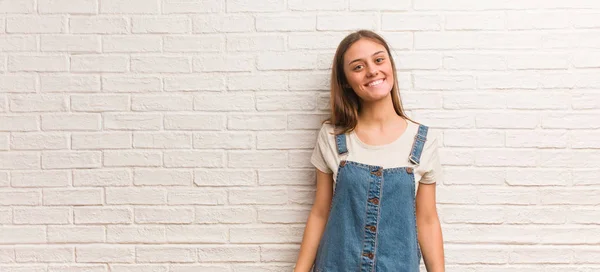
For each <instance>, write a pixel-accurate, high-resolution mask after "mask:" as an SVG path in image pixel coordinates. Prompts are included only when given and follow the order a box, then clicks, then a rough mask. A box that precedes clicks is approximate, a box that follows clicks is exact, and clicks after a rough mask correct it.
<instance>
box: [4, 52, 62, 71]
mask: <svg viewBox="0 0 600 272" xmlns="http://www.w3.org/2000/svg"><path fill="white" fill-rule="evenodd" d="M68 69H69V61H68V59H67V57H66V56H60V55H15V56H9V57H8V70H9V71H12V72H67V71H68Z"/></svg>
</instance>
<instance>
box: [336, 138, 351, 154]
mask: <svg viewBox="0 0 600 272" xmlns="http://www.w3.org/2000/svg"><path fill="white" fill-rule="evenodd" d="M335 145H336V147H337V152H338V155H340V156H341V155H345V154H347V153H348V147H347V146H346V133H342V134H338V135H335Z"/></svg>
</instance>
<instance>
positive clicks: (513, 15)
mask: <svg viewBox="0 0 600 272" xmlns="http://www.w3.org/2000/svg"><path fill="white" fill-rule="evenodd" d="M506 22H507V27H508V29H509V30H530V29H566V28H569V27H570V25H571V22H570V18H569V14H568V13H566V12H556V11H543V12H531V11H509V12H507V13H506Z"/></svg>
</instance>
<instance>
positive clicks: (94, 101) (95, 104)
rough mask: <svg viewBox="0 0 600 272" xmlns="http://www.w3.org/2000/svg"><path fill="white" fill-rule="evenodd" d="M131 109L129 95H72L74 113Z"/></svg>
mask: <svg viewBox="0 0 600 272" xmlns="http://www.w3.org/2000/svg"><path fill="white" fill-rule="evenodd" d="M129 108H130V107H129V97H128V96H127V95H71V110H72V111H83V112H107V111H127V110H129Z"/></svg>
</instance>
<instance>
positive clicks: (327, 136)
mask: <svg viewBox="0 0 600 272" xmlns="http://www.w3.org/2000/svg"><path fill="white" fill-rule="evenodd" d="M334 131H335V127H334V126H333V125H332V124H331V123H329V122H325V123H323V124H322V125H321V128H320V129H319V140H320V141H325V142H330V141H332V140H333V139H334V138H335V134H334Z"/></svg>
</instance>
